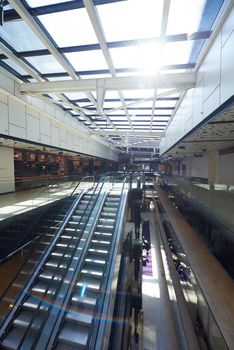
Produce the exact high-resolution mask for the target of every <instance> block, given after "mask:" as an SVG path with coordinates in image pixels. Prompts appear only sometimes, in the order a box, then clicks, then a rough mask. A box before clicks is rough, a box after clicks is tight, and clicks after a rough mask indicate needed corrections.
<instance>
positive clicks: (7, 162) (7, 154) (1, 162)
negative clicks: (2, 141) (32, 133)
mask: <svg viewBox="0 0 234 350" xmlns="http://www.w3.org/2000/svg"><path fill="white" fill-rule="evenodd" d="M14 191H15V177H14V149H13V148H9V147H0V193H7V192H14Z"/></svg>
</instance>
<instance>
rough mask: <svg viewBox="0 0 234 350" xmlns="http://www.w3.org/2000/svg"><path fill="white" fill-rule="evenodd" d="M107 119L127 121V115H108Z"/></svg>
mask: <svg viewBox="0 0 234 350" xmlns="http://www.w3.org/2000/svg"><path fill="white" fill-rule="evenodd" d="M109 119H110V120H112V121H115V120H121V121H127V120H128V119H127V117H125V116H119V117H117V116H116V117H114V116H109Z"/></svg>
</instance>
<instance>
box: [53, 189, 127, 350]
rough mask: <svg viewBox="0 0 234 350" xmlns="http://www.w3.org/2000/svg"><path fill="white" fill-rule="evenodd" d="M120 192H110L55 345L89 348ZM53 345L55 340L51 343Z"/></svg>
mask: <svg viewBox="0 0 234 350" xmlns="http://www.w3.org/2000/svg"><path fill="white" fill-rule="evenodd" d="M119 202H120V195H116V194H115V193H114V192H110V193H109V194H108V195H107V197H106V200H105V202H104V206H103V208H102V211H101V214H100V217H99V219H98V222H97V225H96V228H95V230H94V231H93V234H92V236H91V237H90V241H89V245H88V246H87V248H86V254H85V256H84V261H83V264H82V267H81V270H80V273H79V276H78V278H77V281H76V283H75V286H74V290H73V293H72V295H71V298H70V300H69V303H68V310H67V313H66V316H65V317H64V318H63V321H62V324H61V326H60V327H59V329H60V330H59V331H58V334H57V336H56V338H57V340H56V344H55V346H54V348H55V349H73V348H76V349H80V348H87V344H88V338H89V334H90V331H91V329H92V327H91V326H92V321H93V319H94V318H96V317H98V315H97V314H96V313H95V306H96V303H97V300H98V297H99V295H100V294H103V293H104V292H105V289H103V283H104V280H105V278H106V275H105V271H106V268H107V265H108V262H109V260H110V247H111V245H112V244H113V233H114V227H115V221H116V218H117V211H118V207H119ZM51 345H52V344H51Z"/></svg>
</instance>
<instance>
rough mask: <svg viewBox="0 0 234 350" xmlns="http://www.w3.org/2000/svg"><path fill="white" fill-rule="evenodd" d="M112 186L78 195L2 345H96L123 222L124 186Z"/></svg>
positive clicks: (1, 334)
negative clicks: (121, 216)
mask: <svg viewBox="0 0 234 350" xmlns="http://www.w3.org/2000/svg"><path fill="white" fill-rule="evenodd" d="M109 187H110V186H106V185H105V183H104V182H103V183H101V184H98V185H97V186H96V188H95V189H93V190H91V191H88V192H87V193H82V194H81V195H80V196H79V198H78V199H77V203H76V205H74V207H73V208H72V209H71V213H70V215H69V217H68V218H67V220H66V221H65V222H64V223H63V224H62V226H61V228H60V230H59V232H58V234H57V235H56V237H55V238H54V239H53V240H52V243H51V244H50V245H49V247H48V249H47V252H46V254H44V255H43V256H42V258H41V261H40V262H39V263H38V267H37V268H36V269H35V271H34V272H33V275H32V277H31V278H30V280H29V281H28V282H27V284H26V286H25V288H24V290H23V292H22V293H21V295H20V296H19V298H18V299H17V301H16V303H15V304H14V305H13V306H12V310H11V311H10V313H9V314H8V317H7V318H6V319H5V321H4V322H3V323H2V326H1V328H0V348H1V349H40V350H41V349H50V348H55V349H58V350H59V349H67V350H69V349H75V348H76V349H82V348H86V349H90V348H91V347H92V346H93V342H95V339H97V337H98V334H99V333H100V317H99V316H100V315H101V314H102V313H103V310H104V309H105V307H104V304H105V301H106V297H107V294H108V293H107V294H106V290H107V289H108V288H109V287H108V286H109V282H110V279H112V277H113V276H112V275H111V274H110V272H111V271H112V270H113V265H114V263H115V261H113V257H114V256H115V254H114V253H116V247H115V245H116V242H119V239H120V237H119V233H120V227H119V225H120V222H121V223H122V220H119V214H120V211H121V213H122V211H123V207H122V206H121V204H123V200H122V199H123V193H122V192H123V191H120V190H119V189H117V190H116V189H115V188H113V189H112V190H110V188H109ZM125 197H126V196H125ZM125 199H126V198H125ZM117 238H118V239H117ZM112 272H113V271H112ZM109 294H110V293H109ZM109 297H111V295H109Z"/></svg>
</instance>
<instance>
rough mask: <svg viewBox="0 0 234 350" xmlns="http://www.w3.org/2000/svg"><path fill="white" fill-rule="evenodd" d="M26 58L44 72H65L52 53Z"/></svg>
mask: <svg viewBox="0 0 234 350" xmlns="http://www.w3.org/2000/svg"><path fill="white" fill-rule="evenodd" d="M26 60H27V61H28V62H30V63H31V64H32V65H33V66H34V67H35V68H36V69H37V70H39V72H41V73H42V74H46V73H60V72H65V70H64V68H63V67H62V66H61V65H60V64H59V63H58V62H57V61H56V59H55V58H54V57H53V56H51V55H45V56H35V57H27V58H26ZM59 79H61V78H59Z"/></svg>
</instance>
